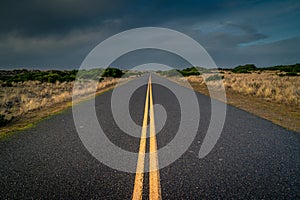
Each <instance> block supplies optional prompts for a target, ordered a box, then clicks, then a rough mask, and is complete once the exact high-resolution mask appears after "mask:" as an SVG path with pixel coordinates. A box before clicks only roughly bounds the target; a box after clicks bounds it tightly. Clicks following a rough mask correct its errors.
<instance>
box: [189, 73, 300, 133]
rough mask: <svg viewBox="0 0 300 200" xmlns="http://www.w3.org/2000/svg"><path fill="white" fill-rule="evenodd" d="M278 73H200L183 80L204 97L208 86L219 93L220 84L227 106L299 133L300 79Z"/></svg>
mask: <svg viewBox="0 0 300 200" xmlns="http://www.w3.org/2000/svg"><path fill="white" fill-rule="evenodd" d="M280 73H281V72H279V71H262V72H261V71H254V72H251V73H232V72H231V71H221V72H220V73H218V74H217V75H216V74H203V75H201V76H189V77H185V79H186V80H188V81H189V82H190V84H191V86H192V87H193V88H194V89H195V90H196V91H199V92H202V93H204V94H207V95H209V91H208V89H207V88H208V86H209V87H210V88H212V89H213V90H214V91H218V90H220V89H221V88H222V87H221V84H223V86H224V88H225V91H226V97H227V103H229V104H231V105H234V106H236V107H239V108H241V109H244V110H246V111H248V112H251V113H253V114H255V115H258V116H260V117H263V118H265V119H268V120H270V121H272V122H274V123H276V124H279V125H281V126H283V127H285V128H288V129H290V130H294V131H297V132H300V76H282V75H281V74H280ZM216 77H218V78H216ZM204 79H205V80H206V81H204Z"/></svg>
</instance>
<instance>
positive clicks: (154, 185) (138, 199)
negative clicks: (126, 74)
mask: <svg viewBox="0 0 300 200" xmlns="http://www.w3.org/2000/svg"><path fill="white" fill-rule="evenodd" d="M149 101H150V102H149ZM149 104H150V105H149ZM149 107H150V109H149ZM148 111H149V112H150V149H149V159H150V161H149V199H150V200H160V199H162V198H161V187H160V177H159V168H158V156H157V143H156V133H155V119H154V108H153V97H152V85H151V76H150V77H149V81H148V87H147V94H146V101H145V109H144V119H143V127H142V134H141V140H140V149H139V154H138V162H137V167H136V175H135V180H134V189H133V195H132V199H133V200H142V198H143V181H144V168H145V152H146V141H147V140H146V139H147V138H146V135H147V122H148Z"/></svg>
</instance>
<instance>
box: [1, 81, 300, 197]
mask: <svg viewBox="0 0 300 200" xmlns="http://www.w3.org/2000/svg"><path fill="white" fill-rule="evenodd" d="M154 78H155V79H160V80H161V81H167V82H168V80H162V79H161V78H159V77H157V76H153V79H154ZM134 81H140V82H143V86H142V87H140V88H139V89H137V90H136V91H135V92H134V94H133V96H132V97H131V99H130V102H129V108H130V115H131V117H132V119H133V120H134V121H135V122H136V123H137V124H139V125H142V124H143V121H145V120H146V122H149V123H150V124H151V106H150V110H149V112H150V113H148V114H145V111H146V110H147V109H145V103H146V101H145V100H146V96H147V95H146V94H147V90H149V87H148V82H149V79H148V76H144V77H141V78H138V79H136V80H134ZM170 84H175V83H170ZM122 87H124V86H120V88H122ZM179 87H180V88H181V90H182V91H184V90H188V89H186V88H184V87H181V86H179ZM151 90H152V92H151V93H152V94H151V96H152V98H153V99H152V100H153V102H152V105H153V104H160V105H162V106H163V107H164V108H165V111H166V113H167V120H166V123H165V125H164V127H163V128H162V130H161V131H159V132H158V133H157V135H156V137H155V140H154V141H153V145H154V143H156V144H155V145H156V146H155V145H154V146H153V145H151V144H149V143H150V142H149V140H151V139H149V138H148V139H145V142H146V145H145V150H144V151H145V152H149V151H150V152H151V151H153V149H152V150H151V146H153V147H152V148H156V147H157V149H160V148H162V147H164V146H165V145H167V144H168V143H169V142H170V141H172V139H173V138H174V137H175V135H174V134H175V133H176V132H177V130H178V126H179V124H180V109H179V103H178V101H177V100H176V98H175V96H174V94H173V93H172V91H170V90H168V89H167V88H166V87H164V86H162V85H158V84H151ZM149 95H150V92H149ZM111 96H112V91H108V92H106V93H104V94H102V95H100V96H97V97H96V99H95V102H96V103H95V104H96V113H97V117H98V120H99V122H100V124H101V127H103V130H104V131H105V134H106V136H107V137H108V138H109V139H110V141H111V142H113V143H114V144H115V145H117V146H119V147H121V148H122V149H125V150H127V151H131V152H136V153H138V152H141V150H142V151H143V149H141V146H143V145H141V144H142V143H141V141H140V139H139V138H135V137H132V136H129V135H127V134H124V133H123V132H122V131H121V130H120V129H119V128H118V126H117V124H116V123H115V121H114V120H113V116H112V113H111V105H110V102H111ZM196 96H197V98H198V101H199V109H200V116H201V120H200V122H199V129H198V131H197V135H196V137H195V139H194V140H193V143H192V144H191V146H190V147H189V148H188V150H187V151H186V152H185V153H184V154H183V155H182V156H181V157H180V158H179V159H178V160H176V161H175V162H174V163H172V164H170V165H169V166H167V167H165V168H163V169H157V171H156V172H157V173H156V176H157V177H156V178H154V181H152V183H151V181H150V179H153V176H155V175H151V173H147V172H146V173H141V175H142V181H139V180H136V179H137V178H136V176H137V174H138V173H137V174H135V173H127V172H121V171H118V170H115V169H112V168H110V167H108V166H106V165H104V164H102V163H101V162H99V161H98V160H97V159H96V158H94V157H93V156H92V155H91V154H90V153H89V152H88V151H87V150H86V148H85V147H84V145H83V144H82V142H81V140H80V138H79V136H78V134H77V132H76V128H75V125H74V120H73V115H72V109H67V110H66V111H64V112H63V113H61V114H59V115H56V116H52V117H51V118H49V119H46V120H44V121H42V122H40V123H38V124H37V126H35V127H33V128H30V129H28V130H25V131H22V132H18V133H16V134H14V135H12V136H9V137H7V138H5V139H2V140H1V141H0V174H1V176H0V199H132V198H133V196H134V191H135V189H137V190H138V193H137V196H139V195H141V196H142V198H143V199H150V197H151V195H152V198H151V199H204V198H205V199H299V198H300V134H299V133H296V132H292V131H288V130H286V129H284V128H282V127H279V126H277V125H274V124H272V123H271V122H269V121H266V120H264V119H261V118H259V117H256V116H254V115H252V114H249V113H247V112H245V111H242V110H239V109H237V108H235V107H232V106H228V107H227V117H226V121H225V126H224V128H223V131H222V134H221V137H220V138H219V140H218V142H217V144H216V145H215V147H214V148H213V150H212V151H211V152H210V153H209V154H208V155H207V156H206V157H205V158H203V159H199V157H198V152H199V149H200V146H201V144H202V142H203V138H204V136H205V134H206V131H207V129H208V125H209V119H210V104H211V103H210V102H211V101H210V98H209V97H207V96H204V95H202V94H199V93H196ZM88 103H89V101H86V102H83V103H81V104H79V105H78V106H81V105H84V104H88ZM148 104H151V102H150V100H149V102H148ZM152 112H153V111H152ZM152 114H153V113H152ZM153 115H154V116H155V112H154V114H153ZM145 118H147V119H145ZM152 118H153V116H152ZM149 129H151V127H150V128H149ZM149 129H147V130H146V132H149ZM148 134H149V133H148ZM149 148H150V149H149ZM157 156H158V158H157V161H158V165H159V162H160V161H161V160H160V159H161V158H159V154H158V155H157ZM142 157H143V156H142ZM147 159H149V158H148V157H147V156H146V157H145V158H144V161H145V163H146V162H148V161H147ZM150 159H151V158H150ZM136 160H137V163H134V166H136V165H137V164H138V163H139V162H141V161H138V158H136ZM141 164H142V165H143V163H141ZM150 165H151V164H150ZM134 170H136V169H134ZM154 171H155V170H154ZM151 177H152V178H151ZM153 182H156V183H153ZM138 184H140V185H138ZM151 185H152V186H151ZM153 185H154V189H153V188H152V189H151V187H153ZM135 187H136V188H135ZM139 187H140V188H141V190H139ZM151 190H157V194H156V195H155V192H153V191H152V192H150V191H151Z"/></svg>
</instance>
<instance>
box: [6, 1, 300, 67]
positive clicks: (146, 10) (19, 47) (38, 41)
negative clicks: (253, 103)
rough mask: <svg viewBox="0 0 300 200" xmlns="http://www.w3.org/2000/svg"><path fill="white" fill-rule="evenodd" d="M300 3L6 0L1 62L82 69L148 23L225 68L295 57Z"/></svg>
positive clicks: (263, 63)
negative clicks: (93, 53) (103, 47)
mask: <svg viewBox="0 0 300 200" xmlns="http://www.w3.org/2000/svg"><path fill="white" fill-rule="evenodd" d="M299 9H300V4H299V3H298V1H293V0H291V1H267V0H264V1H258V0H252V1H238V0H230V1H196V0H195V1H169V0H166V1H159V0H157V1H146V0H140V1H138V0H136V1H126V0H125V1H124V0H123V1H122V0H116V1H109V0H101V1H98V0H91V1H84V0H73V1H71V0H52V1H39V0H28V1H17V0H11V1H1V6H0V22H1V29H0V67H1V68H19V67H27V68H74V67H78V66H79V65H80V63H81V62H82V60H83V59H84V57H85V56H86V55H87V53H88V52H89V51H90V50H91V49H92V48H93V47H94V46H96V45H97V44H98V43H99V42H101V41H102V40H104V39H105V38H107V37H109V36H111V35H113V34H116V33H118V32H120V31H124V30H127V29H130V28H136V27H143V26H159V27H166V28H172V29H175V30H178V31H182V32H183V33H185V34H187V35H189V36H191V37H192V38H194V39H196V40H197V41H199V42H200V44H202V45H203V46H204V47H205V48H206V49H207V50H208V52H209V53H210V54H211V56H212V57H213V59H214V60H215V61H216V63H217V65H218V66H235V65H237V64H241V63H247V62H251V63H256V64H257V65H258V66H265V65H273V64H284V63H294V62H299V56H297V54H296V53H298V55H300V54H299V47H298V46H299V45H295V43H296V44H299V37H298V36H299V35H300V30H299V22H300V20H299V19H300V12H299ZM297 25H298V26H297ZM297 42H298V43H297ZM291 47H292V48H293V51H291V50H290V49H291ZM278 51H279V52H280V53H279V52H278ZM141 62H142V61H141ZM174 66H176V63H174Z"/></svg>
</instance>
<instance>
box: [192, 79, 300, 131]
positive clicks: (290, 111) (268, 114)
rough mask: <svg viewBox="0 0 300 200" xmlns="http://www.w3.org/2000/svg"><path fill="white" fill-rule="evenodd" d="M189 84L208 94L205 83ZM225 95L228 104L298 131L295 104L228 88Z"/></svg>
mask: <svg viewBox="0 0 300 200" xmlns="http://www.w3.org/2000/svg"><path fill="white" fill-rule="evenodd" d="M190 84H191V86H192V87H193V89H194V90H195V91H197V92H200V93H202V94H205V95H209V93H208V89H207V87H206V86H205V85H200V84H199V83H197V82H190ZM226 97H227V103H228V104H230V105H233V106H235V107H237V108H240V109H242V110H245V111H248V112H250V113H252V114H254V115H257V116H259V117H262V118H264V119H267V120H269V121H271V122H273V123H274V124H277V125H280V126H282V127H284V128H287V129H289V130H293V131H296V132H299V133H300V107H299V106H297V105H288V104H284V103H278V102H273V101H271V100H266V99H263V98H259V97H255V96H252V95H249V94H248V95H247V94H241V93H238V92H236V91H233V90H231V89H228V88H227V89H226Z"/></svg>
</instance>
